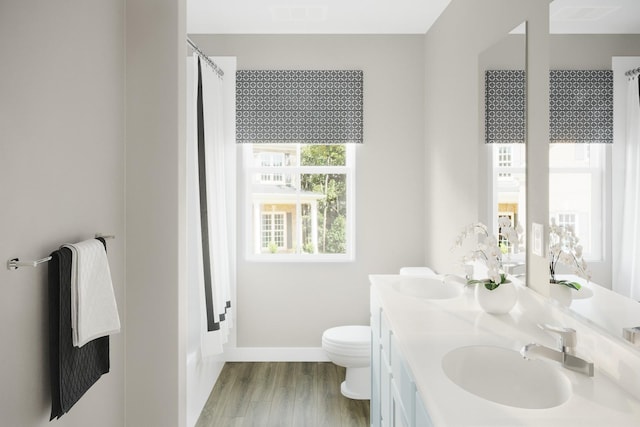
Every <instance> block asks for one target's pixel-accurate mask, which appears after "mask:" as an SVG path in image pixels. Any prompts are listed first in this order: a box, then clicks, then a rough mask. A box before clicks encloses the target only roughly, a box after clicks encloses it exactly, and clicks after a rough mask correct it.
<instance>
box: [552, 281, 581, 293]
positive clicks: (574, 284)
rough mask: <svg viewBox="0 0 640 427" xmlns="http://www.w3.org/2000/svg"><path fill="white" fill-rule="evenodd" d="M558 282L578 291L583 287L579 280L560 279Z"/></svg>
mask: <svg viewBox="0 0 640 427" xmlns="http://www.w3.org/2000/svg"><path fill="white" fill-rule="evenodd" d="M556 283H557V284H558V285H563V286H566V287H567V288H571V289H575V290H576V291H579V290H580V288H581V287H582V286H580V283H578V282H570V281H568V280H558V281H556Z"/></svg>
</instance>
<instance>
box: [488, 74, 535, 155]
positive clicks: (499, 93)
mask: <svg viewBox="0 0 640 427" xmlns="http://www.w3.org/2000/svg"><path fill="white" fill-rule="evenodd" d="M484 100H485V142H487V143H502V144H511V143H518V142H520V143H522V142H524V140H525V135H524V133H525V123H526V122H525V82H524V71H523V70H488V71H487V72H486V74H485V98H484Z"/></svg>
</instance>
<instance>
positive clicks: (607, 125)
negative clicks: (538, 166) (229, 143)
mask: <svg viewBox="0 0 640 427" xmlns="http://www.w3.org/2000/svg"><path fill="white" fill-rule="evenodd" d="M550 33H551V35H550V52H549V53H550V56H549V61H550V68H551V69H552V70H569V71H573V72H574V74H573V75H574V77H575V78H573V79H569V80H568V81H566V82H565V83H563V84H562V85H559V86H558V87H556V88H553V87H552V88H551V108H552V112H551V115H552V123H551V126H552V128H553V126H554V123H553V121H554V119H553V116H554V112H553V108H554V107H555V108H558V105H555V106H554V102H556V104H558V103H560V104H562V102H564V101H567V102H570V103H572V104H574V105H582V106H589V108H592V110H593V111H592V112H591V113H589V120H587V121H583V122H580V120H577V119H575V118H572V117H570V115H569V116H568V117H566V119H567V120H568V121H572V122H573V123H571V122H569V123H566V125H568V126H573V127H574V130H577V131H579V132H581V133H582V137H583V139H586V140H584V141H571V138H568V139H569V140H568V141H562V142H561V141H558V142H556V143H552V144H551V145H550V150H549V168H550V170H549V217H550V222H551V224H554V223H555V224H556V225H557V226H567V228H569V227H570V228H571V229H573V230H574V232H575V235H576V237H577V238H578V239H579V243H580V245H581V246H582V248H583V249H582V252H583V257H584V260H585V261H586V264H587V267H588V274H589V275H590V282H585V281H581V280H579V279H578V281H580V282H581V283H582V284H583V285H584V284H586V285H587V286H585V287H584V288H583V289H582V290H581V291H578V292H575V291H573V292H572V293H573V295H574V298H573V299H572V300H571V301H570V303H569V304H568V310H569V311H570V312H571V313H574V314H576V315H578V316H581V317H583V318H584V319H586V320H589V321H590V322H592V323H594V324H596V325H598V326H600V327H602V328H604V329H605V330H606V331H608V332H609V333H611V334H612V335H614V336H616V337H621V336H622V328H623V327H633V326H640V303H638V302H637V300H640V229H638V230H635V229H634V227H633V226H632V224H633V223H634V222H635V221H637V218H640V203H638V202H637V201H634V198H633V194H634V193H635V192H637V191H638V187H639V186H640V182H635V183H633V180H634V179H636V178H634V176H636V177H637V176H640V175H639V174H640V163H638V164H635V165H634V164H633V163H632V162H631V156H630V154H632V152H633V150H634V146H633V145H630V144H629V141H627V137H626V128H627V124H628V119H627V116H626V113H627V112H626V109H627V108H626V107H627V104H626V103H627V98H626V97H627V80H628V78H627V77H626V76H625V73H626V72H627V71H628V70H631V69H635V68H638V67H640V2H638V1H637V0H598V1H595V0H555V1H553V2H552V3H551V5H550ZM600 71H603V73H600V74H599V72H600ZM589 73H590V74H589ZM606 73H608V74H606ZM578 74H580V76H578ZM598 75H599V76H600V77H596V76H598ZM585 76H586V80H585ZM598 78H599V79H600V80H599V81H596V80H597V79H598ZM603 78H604V80H603ZM607 78H608V79H609V82H608V84H607V83H604V84H603V82H606V79H607ZM571 85H574V86H575V85H579V86H581V88H580V90H578V91H576V90H574V89H575V88H571V87H570V86H571ZM554 91H555V92H556V93H555V94H554ZM554 95H555V101H554ZM636 95H637V94H636ZM636 102H638V100H637V99H636ZM585 108H586V107H585ZM562 114H563V113H562V112H559V113H556V116H558V115H562ZM551 132H552V134H553V129H552V131H551ZM587 134H589V135H588V136H586V135H587ZM574 142H577V143H574ZM636 142H638V141H637V138H636ZM636 150H637V148H636ZM625 210H626V213H625ZM625 218H627V219H625ZM629 219H636V220H635V221H629ZM625 221H626V222H625ZM558 272H559V273H566V274H572V273H574V271H573V269H572V268H570V267H567V266H563V265H559V268H558ZM561 278H572V276H561ZM593 284H597V286H593ZM601 288H604V289H603V291H602V292H601ZM593 290H595V291H596V295H595V296H596V297H597V298H594V296H593V292H591V291H593ZM609 290H612V291H613V292H615V293H616V294H620V295H623V296H625V297H629V299H625V300H621V299H618V298H615V297H614V295H613V294H612V293H611V292H609ZM585 291H586V292H585ZM613 313H616V316H612V314H613ZM620 314H623V316H622V318H621V316H620ZM614 319H618V320H617V321H616V320H614Z"/></svg>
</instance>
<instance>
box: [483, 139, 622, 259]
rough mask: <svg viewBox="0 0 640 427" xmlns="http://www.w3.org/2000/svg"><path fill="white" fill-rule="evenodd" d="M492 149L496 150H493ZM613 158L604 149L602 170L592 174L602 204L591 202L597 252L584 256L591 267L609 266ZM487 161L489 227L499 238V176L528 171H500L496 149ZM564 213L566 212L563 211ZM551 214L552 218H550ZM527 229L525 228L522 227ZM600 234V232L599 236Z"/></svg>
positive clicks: (555, 169)
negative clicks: (608, 201)
mask: <svg viewBox="0 0 640 427" xmlns="http://www.w3.org/2000/svg"><path fill="white" fill-rule="evenodd" d="M492 148H493V147H492ZM610 157H611V151H610V147H608V146H605V147H604V149H603V150H602V151H601V158H600V168H599V169H595V170H594V169H591V171H590V173H591V175H592V177H593V178H594V180H593V181H592V182H593V183H594V189H595V188H596V187H597V188H599V190H600V200H592V206H591V212H592V224H591V225H590V226H591V229H592V230H591V231H592V239H593V242H592V247H593V248H596V249H597V250H596V251H592V252H591V253H585V261H586V262H587V263H589V264H595V263H602V262H606V253H607V248H606V247H605V245H606V242H607V240H606V234H607V230H608V228H607V226H606V221H605V220H606V216H607V205H606V204H607V200H610V198H611V197H610V195H609V194H608V191H607V189H608V188H610V186H608V179H610V178H609V177H610V170H609V168H610V165H611V162H610ZM487 159H488V160H489V161H490V165H491V167H490V169H489V171H488V172H489V183H490V185H491V187H490V188H491V190H490V192H489V193H490V194H489V197H490V200H491V205H490V207H489V213H490V215H491V216H490V219H489V221H490V224H487V225H488V226H489V229H490V230H491V231H492V233H494V234H496V235H497V232H498V229H497V220H494V218H498V197H497V192H496V189H497V188H498V181H499V179H500V178H501V177H500V176H499V174H500V173H505V172H512V173H526V167H524V168H523V167H498V166H497V163H498V156H497V150H496V151H494V150H493V149H490V150H488V154H487ZM588 171H589V168H576V167H551V166H550V167H549V174H551V173H568V172H579V173H586V172H588ZM563 212H564V211H563ZM551 214H552V213H551V212H549V215H550V216H551ZM595 224H603V225H602V227H599V228H598V227H597V226H596V225H595ZM522 226H523V227H525V226H526V225H525V224H522ZM598 231H599V232H598ZM525 257H526V253H525V252H521V253H518V254H512V255H511V258H510V259H511V260H512V261H524V260H525Z"/></svg>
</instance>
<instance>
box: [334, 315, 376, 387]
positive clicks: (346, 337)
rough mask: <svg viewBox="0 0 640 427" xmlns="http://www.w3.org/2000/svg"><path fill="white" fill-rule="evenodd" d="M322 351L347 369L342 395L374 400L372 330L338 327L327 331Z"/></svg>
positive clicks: (365, 327) (358, 327) (353, 326)
mask: <svg viewBox="0 0 640 427" xmlns="http://www.w3.org/2000/svg"><path fill="white" fill-rule="evenodd" d="M322 348H323V349H324V351H325V352H326V353H327V357H329V360H331V361H332V362H333V363H335V364H336V365H338V366H343V367H345V368H347V370H346V375H345V380H344V381H343V382H342V384H341V385H340V392H341V393H342V394H343V395H344V396H345V397H348V398H350V399H370V398H371V369H370V365H371V328H370V327H369V326H358V325H352V326H338V327H335V328H330V329H327V330H326V331H324V333H323V334H322Z"/></svg>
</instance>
